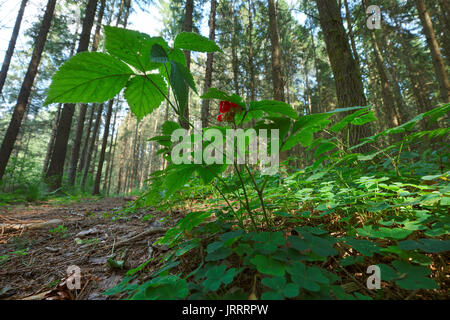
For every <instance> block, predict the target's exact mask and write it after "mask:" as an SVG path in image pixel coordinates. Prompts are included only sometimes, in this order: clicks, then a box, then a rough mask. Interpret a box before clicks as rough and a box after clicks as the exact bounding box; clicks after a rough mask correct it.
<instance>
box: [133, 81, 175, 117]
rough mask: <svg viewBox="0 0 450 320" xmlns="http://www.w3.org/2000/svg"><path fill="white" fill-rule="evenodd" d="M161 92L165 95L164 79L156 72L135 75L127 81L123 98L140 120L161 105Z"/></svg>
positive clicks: (162, 97) (162, 96) (162, 98)
mask: <svg viewBox="0 0 450 320" xmlns="http://www.w3.org/2000/svg"><path fill="white" fill-rule="evenodd" d="M157 88H158V89H159V90H158V89H157ZM163 94H164V95H166V96H167V86H166V83H165V82H164V79H163V78H162V77H161V76H160V75H158V74H148V75H146V76H135V77H133V78H131V80H130V81H128V84H127V88H126V90H125V99H127V102H128V105H129V106H130V109H131V111H132V112H133V113H134V115H135V116H136V117H137V118H138V120H141V119H142V118H143V117H145V116H146V115H148V114H150V113H152V112H153V110H155V109H156V108H158V107H159V106H160V105H161V103H162V102H163V101H164V95H163Z"/></svg>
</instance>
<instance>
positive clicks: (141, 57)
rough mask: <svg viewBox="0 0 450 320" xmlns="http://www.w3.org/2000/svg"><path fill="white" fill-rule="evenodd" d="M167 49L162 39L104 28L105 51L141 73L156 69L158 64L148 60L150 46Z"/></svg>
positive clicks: (115, 28)
mask: <svg viewBox="0 0 450 320" xmlns="http://www.w3.org/2000/svg"><path fill="white" fill-rule="evenodd" d="M154 44H158V45H159V46H161V47H162V48H164V49H165V50H167V49H168V48H169V47H168V45H167V43H166V41H165V40H164V39H163V38H162V37H150V36H149V35H148V34H145V33H141V32H138V31H133V30H128V29H123V28H118V27H111V26H105V47H106V51H107V52H108V53H109V54H111V55H113V56H115V57H117V58H119V59H120V60H122V61H125V62H126V63H128V64H129V65H131V66H133V67H134V68H136V69H137V70H140V71H142V72H145V71H149V70H153V69H157V68H158V67H159V66H160V64H159V63H156V62H153V61H151V60H150V52H151V50H152V46H153V45H154Z"/></svg>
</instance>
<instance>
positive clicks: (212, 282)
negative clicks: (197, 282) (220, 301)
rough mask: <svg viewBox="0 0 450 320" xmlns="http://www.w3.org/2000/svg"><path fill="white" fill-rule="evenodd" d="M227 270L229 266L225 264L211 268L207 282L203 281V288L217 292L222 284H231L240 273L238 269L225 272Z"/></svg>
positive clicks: (207, 274) (207, 273)
mask: <svg viewBox="0 0 450 320" xmlns="http://www.w3.org/2000/svg"><path fill="white" fill-rule="evenodd" d="M226 268H227V266H226V265H224V264H221V265H218V266H215V267H212V268H210V269H209V270H208V271H207V272H206V280H205V281H203V283H202V284H203V286H205V288H206V289H208V290H210V291H216V290H217V289H219V287H220V285H221V284H222V283H224V284H230V283H231V282H232V281H233V279H234V276H235V275H236V274H237V273H239V271H238V270H237V269H236V268H230V269H228V270H227V272H225V269H226Z"/></svg>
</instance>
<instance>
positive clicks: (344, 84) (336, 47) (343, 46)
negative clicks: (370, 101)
mask: <svg viewBox="0 0 450 320" xmlns="http://www.w3.org/2000/svg"><path fill="white" fill-rule="evenodd" d="M316 3H317V7H318V9H319V15H320V25H321V28H322V31H323V34H324V39H325V44H326V47H327V52H328V57H329V59H330V64H331V69H332V70H333V75H334V82H335V85H336V93H337V98H338V105H339V107H340V108H345V107H353V106H365V105H366V98H365V96H364V89H363V84H362V80H361V75H360V73H359V71H358V66H357V64H356V61H355V60H354V59H353V56H352V53H351V51H350V46H349V43H348V37H347V34H346V33H345V29H344V26H343V24H342V17H341V14H340V8H339V7H338V5H337V2H336V0H316ZM348 134H349V136H348V142H349V144H350V146H354V145H356V144H358V142H359V140H360V139H361V138H364V137H367V136H369V135H370V128H369V127H368V126H351V127H350V130H349V132H348ZM357 151H358V152H365V151H368V146H367V144H366V145H364V146H363V147H362V148H359V150H357Z"/></svg>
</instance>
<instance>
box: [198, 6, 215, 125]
mask: <svg viewBox="0 0 450 320" xmlns="http://www.w3.org/2000/svg"><path fill="white" fill-rule="evenodd" d="M215 38H216V0H211V11H210V13H209V40H211V41H214V40H215ZM213 58H214V55H213V53H212V52H209V53H208V54H207V58H206V71H205V83H204V86H203V92H204V93H206V92H207V91H208V90H209V88H210V87H211V84H212V71H213ZM209 104H210V100H209V99H203V100H202V111H201V116H202V126H203V128H206V127H207V126H208V122H209Z"/></svg>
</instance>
